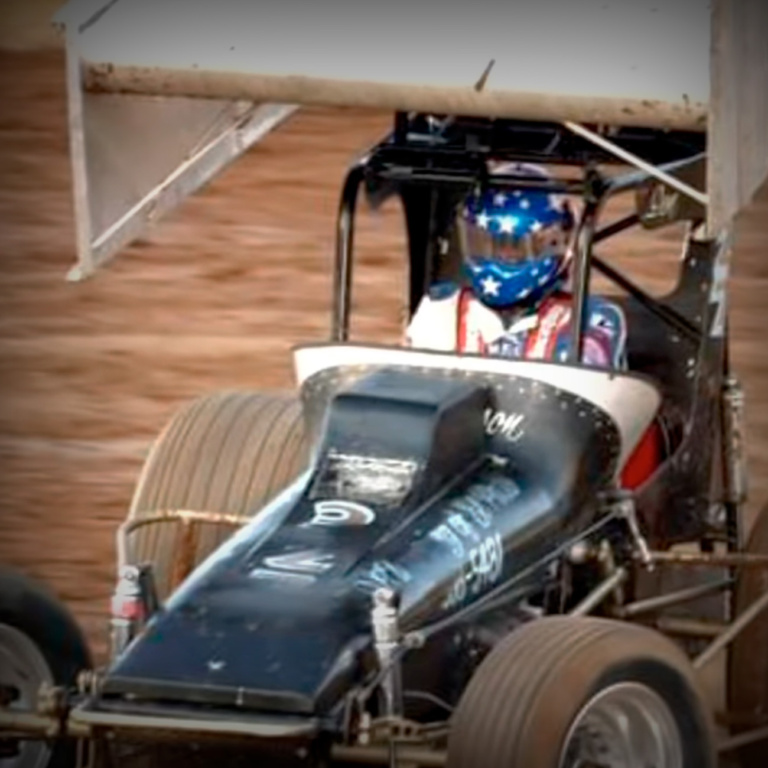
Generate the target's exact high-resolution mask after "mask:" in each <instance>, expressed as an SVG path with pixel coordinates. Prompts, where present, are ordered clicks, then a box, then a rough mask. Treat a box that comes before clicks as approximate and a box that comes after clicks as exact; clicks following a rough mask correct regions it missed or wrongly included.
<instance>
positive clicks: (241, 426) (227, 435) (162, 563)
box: [128, 392, 308, 599]
mask: <svg viewBox="0 0 768 768" xmlns="http://www.w3.org/2000/svg"><path fill="white" fill-rule="evenodd" d="M307 463H308V441H307V439H306V437H305V432H304V422H303V418H302V412H301V403H300V401H299V400H298V399H297V398H295V397H293V396H290V395H265V394H259V393H256V392H221V393H215V394H213V395H208V396H205V397H202V398H199V399H197V400H194V401H192V402H191V403H189V404H188V405H187V406H185V407H184V408H182V410H181V411H179V413H177V414H176V415H175V416H174V417H173V418H172V419H171V421H170V422H169V423H168V424H167V426H166V427H165V429H164V430H163V431H162V432H161V434H160V435H159V437H158V438H157V440H156V442H155V444H154V446H153V448H152V450H151V451H150V454H149V456H148V458H147V461H146V463H145V465H144V468H143V470H142V472H141V475H140V477H139V481H138V484H137V486H136V491H135V494H134V497H133V500H132V502H131V506H130V510H129V513H128V519H129V520H137V519H142V518H145V517H148V516H151V515H154V514H158V513H162V512H167V511H172V510H188V511H194V512H218V513H225V514H228V515H234V516H236V517H242V518H244V519H245V518H248V517H250V516H251V515H253V514H254V512H255V511H257V510H258V509H260V508H261V507H262V506H263V505H264V504H266V503H267V502H268V501H269V500H270V499H271V498H273V497H274V496H275V495H276V494H277V493H278V492H279V491H281V490H282V489H283V488H285V487H286V486H287V485H288V484H289V483H290V482H291V481H292V480H293V479H295V478H296V477H297V476H298V475H299V474H300V473H301V472H302V471H303V470H304V469H305V468H306V466H307ZM232 530H233V529H232V527H231V526H226V525H219V524H216V525H209V524H206V525H203V526H196V530H195V537H194V539H192V540H191V541H189V540H188V541H186V542H181V543H180V527H179V525H178V523H173V522H160V523H153V524H151V525H147V526H145V527H143V528H139V529H137V530H136V531H135V532H134V533H133V534H132V535H131V536H130V541H131V546H130V551H131V554H132V557H131V560H132V562H136V563H145V562H150V563H152V565H153V566H154V570H155V579H156V584H157V590H158V596H159V597H160V599H164V598H165V597H166V596H167V595H168V594H169V593H170V592H171V591H172V589H173V588H174V587H175V586H176V583H175V581H176V579H175V578H174V576H178V574H175V573H174V564H175V563H177V557H178V554H179V553H178V549H179V548H180V546H182V544H183V545H184V546H186V547H189V548H190V549H191V550H192V552H191V559H190V561H189V562H188V563H187V565H189V566H194V565H197V564H198V563H200V562H202V560H203V559H205V557H207V556H208V554H210V553H211V552H212V551H213V550H214V549H215V548H216V547H217V546H218V545H219V544H221V542H222V541H223V540H224V539H225V538H226V537H227V536H229V535H230V534H231V533H232Z"/></svg>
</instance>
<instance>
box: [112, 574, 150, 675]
mask: <svg viewBox="0 0 768 768" xmlns="http://www.w3.org/2000/svg"><path fill="white" fill-rule="evenodd" d="M158 606H159V604H158V598H157V591H156V588H155V581H154V576H153V572H152V567H151V566H150V565H124V566H123V567H122V568H121V569H120V573H119V575H118V579H117V586H116V587H115V591H114V593H113V594H112V602H111V611H110V653H111V657H112V659H113V660H114V659H116V658H117V657H118V656H120V655H121V654H122V653H123V652H124V651H125V649H126V648H127V647H128V646H129V645H130V643H131V642H132V641H133V639H134V638H135V637H136V636H137V635H138V634H139V632H141V630H142V629H143V628H144V626H145V625H146V623H147V621H148V620H149V619H150V618H151V616H152V615H153V614H154V613H155V612H156V611H157V609H158Z"/></svg>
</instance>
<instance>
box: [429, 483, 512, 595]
mask: <svg viewBox="0 0 768 768" xmlns="http://www.w3.org/2000/svg"><path fill="white" fill-rule="evenodd" d="M519 495H520V487H519V486H518V484H517V483H516V482H515V481H514V480H512V479H511V478H508V477H497V478H494V479H493V480H491V481H488V482H484V483H478V484H477V485H474V486H470V487H469V488H468V489H467V491H466V493H465V494H463V495H462V496H460V497H458V498H456V499H454V500H452V501H451V502H450V504H448V506H447V509H446V517H445V518H444V522H441V523H440V525H438V526H436V527H435V528H434V529H433V530H432V531H430V533H429V534H428V538H430V539H432V540H433V541H437V542H439V543H441V544H445V545H446V546H447V547H448V548H449V550H450V552H451V555H452V556H453V557H455V558H456V559H458V560H460V561H461V565H460V566H459V571H458V575H457V576H456V578H455V580H454V582H453V584H452V585H451V587H450V589H449V590H448V594H447V595H446V598H445V601H444V602H443V608H453V607H455V606H457V605H459V604H461V603H462V602H464V601H465V600H468V599H471V598H474V597H476V596H477V595H479V594H480V593H481V592H482V591H484V590H485V589H487V588H488V587H490V586H492V585H494V584H496V583H497V582H498V581H499V579H500V578H501V576H502V573H503V570H504V544H503V539H502V535H501V533H500V532H499V531H498V530H494V526H493V523H494V517H495V516H497V515H499V514H502V513H503V512H504V511H506V510H508V509H509V508H510V506H511V503H512V502H513V501H514V499H515V498H517V496H519Z"/></svg>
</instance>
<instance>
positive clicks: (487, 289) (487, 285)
mask: <svg viewBox="0 0 768 768" xmlns="http://www.w3.org/2000/svg"><path fill="white" fill-rule="evenodd" d="M480 285H481V286H482V288H483V293H484V294H486V295H487V296H498V295H499V288H501V283H500V282H499V281H498V280H494V279H493V278H492V277H491V276H490V275H489V276H488V277H486V278H485V279H484V280H482V281H481V283H480Z"/></svg>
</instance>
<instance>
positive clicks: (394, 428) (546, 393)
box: [103, 368, 619, 715]
mask: <svg viewBox="0 0 768 768" xmlns="http://www.w3.org/2000/svg"><path fill="white" fill-rule="evenodd" d="M518 384H519V382H513V383H509V381H508V382H507V383H506V385H505V383H504V382H502V381H501V379H500V377H499V380H498V381H497V382H496V385H497V387H498V391H497V392H496V393H495V394H493V390H494V389H495V387H494V386H492V385H491V384H490V382H489V381H488V380H487V379H486V378H484V377H483V376H481V375H479V374H476V375H472V376H461V375H456V373H455V372H454V373H453V374H452V375H451V374H450V373H446V372H443V371H434V372H430V373H423V372H422V373H417V372H414V371H408V370H397V369H395V368H393V369H390V370H388V371H385V372H373V373H371V374H369V375H368V376H365V377H363V378H362V379H361V380H359V381H357V382H355V383H352V384H351V385H349V384H347V383H346V382H345V381H343V380H342V381H338V380H336V379H335V378H334V377H333V376H329V375H328V372H320V373H318V374H317V378H315V379H314V380H312V381H310V382H308V385H307V386H308V388H309V389H310V390H311V392H310V397H314V398H317V399H318V400H319V401H320V402H319V405H320V406H322V404H323V403H324V401H325V400H326V399H327V398H328V397H329V396H330V397H331V401H332V404H331V409H330V412H329V413H330V417H329V420H328V422H327V424H326V428H325V430H324V431H323V441H322V447H321V450H320V451H319V452H318V456H317V459H316V461H315V463H314V465H313V470H312V471H311V472H310V473H308V474H307V475H305V476H304V477H302V478H300V479H299V480H298V481H297V482H296V483H295V484H294V485H293V486H292V487H291V489H290V490H289V491H288V492H287V493H286V494H283V495H282V497H280V498H279V499H277V500H276V501H275V502H273V503H272V504H270V505H268V507H267V508H266V509H265V511H264V512H263V513H262V514H260V515H258V516H256V519H255V520H254V522H253V523H251V524H249V525H248V526H247V529H245V530H243V531H241V532H239V533H238V534H237V535H236V536H235V537H234V538H233V539H232V540H230V541H229V542H227V543H225V544H224V545H223V547H222V549H221V550H220V551H219V552H217V553H215V554H214V555H213V556H212V557H211V558H210V559H209V561H208V562H207V563H204V564H203V565H201V566H200V568H199V569H198V570H197V571H196V572H195V573H194V574H193V575H192V577H191V578H190V580H189V581H188V582H187V583H186V584H185V585H183V586H182V587H181V588H180V590H179V591H178V592H177V593H176V594H175V595H174V596H173V597H172V598H171V600H170V601H169V603H168V604H167V606H166V609H165V610H164V611H163V612H161V613H160V614H159V615H157V616H156V618H155V619H153V621H152V622H151V623H150V624H149V626H148V628H147V630H146V632H145V633H144V634H143V635H142V636H140V637H139V638H137V640H136V641H135V642H134V644H133V645H132V646H130V647H129V648H128V649H127V651H126V652H125V654H124V655H123V656H122V657H121V658H119V659H118V661H117V662H116V664H115V665H114V666H113V667H112V669H111V670H110V671H109V673H108V675H107V678H106V680H105V683H104V686H103V691H104V693H105V695H107V696H108V697H112V696H115V695H124V694H126V693H130V694H132V695H135V696H138V697H139V698H140V699H143V700H145V701H147V700H148V701H152V700H158V699H166V700H176V701H185V702H187V703H196V704H208V705H218V706H221V707H236V708H238V709H242V710H248V709H250V710H259V711H264V712H291V713H295V714H304V715H310V714H319V715H329V714H331V711H332V710H333V709H334V708H335V707H336V706H337V705H338V704H339V702H340V699H341V697H342V696H343V695H344V694H345V692H346V691H348V690H349V689H350V687H351V686H352V685H359V684H361V683H363V682H364V679H365V676H366V674H370V673H372V672H373V670H374V668H373V667H371V659H370V657H369V654H370V650H371V618H370V610H371V604H372V603H371V598H372V594H373V592H374V591H375V590H376V589H377V588H378V587H382V586H386V587H390V588H393V589H396V590H398V591H399V592H400V596H401V601H400V616H401V625H402V627H403V629H404V630H405V631H408V632H410V631H416V630H419V629H421V628H423V627H425V626H429V625H433V624H435V623H436V622H440V621H443V620H446V619H449V618H450V617H451V616H452V615H455V614H456V613H458V612H460V611H463V610H465V609H467V608H468V607H470V606H472V605H473V604H475V603H477V601H479V600H481V599H482V598H483V597H484V596H487V595H488V594H489V592H490V591H491V590H493V589H494V588H497V587H501V586H502V585H508V586H512V585H514V588H515V589H517V590H520V589H523V590H524V589H525V584H527V585H528V586H527V588H528V590H529V591H533V590H536V589H540V588H541V581H540V573H539V572H537V571H536V570H535V566H536V564H537V563H540V562H542V561H543V560H544V559H545V558H546V557H547V555H549V554H551V552H552V550H553V549H555V548H557V547H558V546H560V545H562V544H563V543H564V542H565V541H566V540H567V539H568V538H569V537H573V536H574V535H576V534H577V533H578V532H579V531H582V530H584V529H585V528H586V527H587V526H588V525H589V524H591V523H592V522H593V520H594V519H595V516H596V514H597V495H598V493H599V491H601V490H603V489H605V488H607V487H608V486H609V484H610V481H611V476H612V468H613V467H614V466H615V461H616V457H617V455H618V447H619V435H618V429H617V427H616V425H615V424H614V423H613V422H612V420H611V419H610V418H609V417H608V416H607V414H605V413H604V412H601V411H600V410H599V409H597V408H596V407H593V406H591V405H589V404H586V403H584V402H583V401H581V400H580V399H579V398H578V397H576V396H574V395H572V394H569V393H565V392H563V391H561V390H559V389H557V388H556V387H554V386H551V385H544V384H539V385H537V386H536V387H533V386H532V387H530V388H525V387H523V388H522V389H521V388H520V387H519V386H518ZM430 387H431V389H430ZM430 392H431V393H432V394H431V395H430ZM484 392H487V393H488V395H489V396H491V397H495V398H496V399H497V400H498V404H499V407H504V408H505V409H506V410H507V411H511V410H515V411H518V412H520V413H521V414H523V416H524V423H525V424H526V428H525V429H523V430H522V431H521V432H520V434H517V435H514V434H513V435H510V434H495V435H488V434H487V432H486V434H485V435H484V434H483V432H484V430H483V426H482V423H479V422H481V416H482V412H483V408H484V403H485V395H484V394H483V393H484ZM336 394H339V395H340V396H339V398H338V399H334V397H335V395H336ZM350 397H351V400H350V399H349V398H350ZM398 414H401V415H403V414H404V415H406V416H407V417H408V419H409V423H410V424H411V432H410V433H409V432H408V431H407V430H404V429H403V428H402V424H401V423H400V421H399V420H398ZM528 425H530V427H529V426H528ZM368 434H370V435H374V436H375V438H372V439H371V440H367V439H365V435H368ZM451 434H453V435H454V439H453V440H449V439H448V438H449V436H450V435H451ZM462 439H463V440H465V441H466V443H465V446H464V447H466V448H467V449H468V450H469V452H470V453H474V454H475V455H474V457H473V459H469V458H468V459H467V462H466V465H467V466H466V468H465V470H464V471H463V472H462V473H456V472H455V471H452V472H448V473H446V472H445V471H444V469H445V466H446V464H445V462H446V461H449V462H450V460H451V459H452V458H453V456H454V443H455V441H456V440H459V441H461V440H462ZM460 448H461V446H460ZM339 456H341V457H345V456H347V457H348V456H353V457H357V458H365V459H368V460H369V461H370V462H371V463H372V464H374V465H375V464H376V462H378V463H379V467H378V468H379V471H378V472H375V473H373V474H372V475H369V477H371V478H373V477H374V476H377V479H379V480H380V479H381V476H382V475H385V474H386V473H387V472H388V471H389V466H390V464H389V462H391V461H392V460H393V458H394V459H398V460H401V461H406V460H409V461H411V462H412V463H413V465H414V466H415V467H416V471H415V474H414V475H413V476H411V477H410V479H409V481H408V483H406V488H405V495H404V496H403V497H402V498H396V499H394V500H393V499H391V498H383V497H382V494H381V485H380V484H379V483H375V484H372V485H371V486H370V488H369V489H368V492H367V493H365V492H363V493H362V494H360V493H356V494H354V495H350V494H349V493H347V492H345V490H344V487H343V486H339V485H338V484H336V485H334V484H333V483H330V484H329V483H328V482H327V481H328V479H329V474H334V473H335V471H336V470H335V468H334V466H335V465H334V462H333V460H334V459H336V458H338V457H339ZM492 456H495V457H496V458H495V459H494V458H491V457H492ZM329 460H331V461H330V463H329ZM332 465H333V466H332ZM351 471H352V472H355V471H357V467H356V466H353V467H352V468H351ZM358 490H359V489H358ZM430 639H431V640H432V641H433V642H434V644H430V643H428V645H427V646H425V648H424V649H423V650H424V655H425V658H426V657H428V658H430V659H431V661H430V663H429V666H430V667H432V666H434V669H435V670H439V669H441V668H442V669H443V670H444V669H446V668H453V667H455V666H456V665H457V664H459V662H460V661H461V658H462V655H463V654H462V652H461V651H460V650H459V649H457V648H456V646H455V644H447V645H445V646H444V645H443V644H442V643H441V641H440V635H439V633H437V634H435V635H434V637H432V636H430ZM451 654H452V655H453V656H451ZM446 655H448V658H446ZM255 660H258V662H257V663H254V661H255ZM423 663H424V662H423V659H421V664H420V663H416V661H414V667H415V669H414V670H413V674H416V675H421V674H424V673H425V672H424V670H420V667H421V666H422V665H423ZM457 682H459V681H457ZM436 684H437V683H435V685H436ZM461 687H462V686H461V685H459V686H458V688H457V690H455V691H454V693H457V692H458V690H460V689H461ZM443 693H444V692H443Z"/></svg>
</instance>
